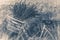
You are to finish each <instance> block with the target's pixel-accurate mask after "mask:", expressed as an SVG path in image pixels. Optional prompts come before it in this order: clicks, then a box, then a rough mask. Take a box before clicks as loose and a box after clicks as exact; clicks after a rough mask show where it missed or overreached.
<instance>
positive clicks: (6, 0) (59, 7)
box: [0, 0, 60, 40]
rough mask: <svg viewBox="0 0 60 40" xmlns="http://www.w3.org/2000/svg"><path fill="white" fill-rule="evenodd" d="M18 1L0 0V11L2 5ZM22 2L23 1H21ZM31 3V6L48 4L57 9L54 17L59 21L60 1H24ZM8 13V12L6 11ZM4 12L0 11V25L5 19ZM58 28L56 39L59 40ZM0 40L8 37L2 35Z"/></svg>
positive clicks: (6, 39)
mask: <svg viewBox="0 0 60 40" xmlns="http://www.w3.org/2000/svg"><path fill="white" fill-rule="evenodd" d="M18 1H19V0H0V9H2V8H3V6H4V5H12V4H14V3H15V2H18ZM23 1H24V0H23ZM28 2H31V3H33V4H35V3H37V2H38V3H41V2H43V3H49V4H50V5H52V6H54V7H57V10H59V11H57V16H56V17H54V19H55V20H60V0H26V3H28ZM8 12H9V11H8ZM5 13H6V10H3V11H2V10H1V11H0V24H2V21H3V20H4V18H5V17H6V14H5ZM59 30H60V29H59V28H58V37H59V38H60V32H59ZM0 40H8V36H7V34H3V35H2V38H0Z"/></svg>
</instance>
